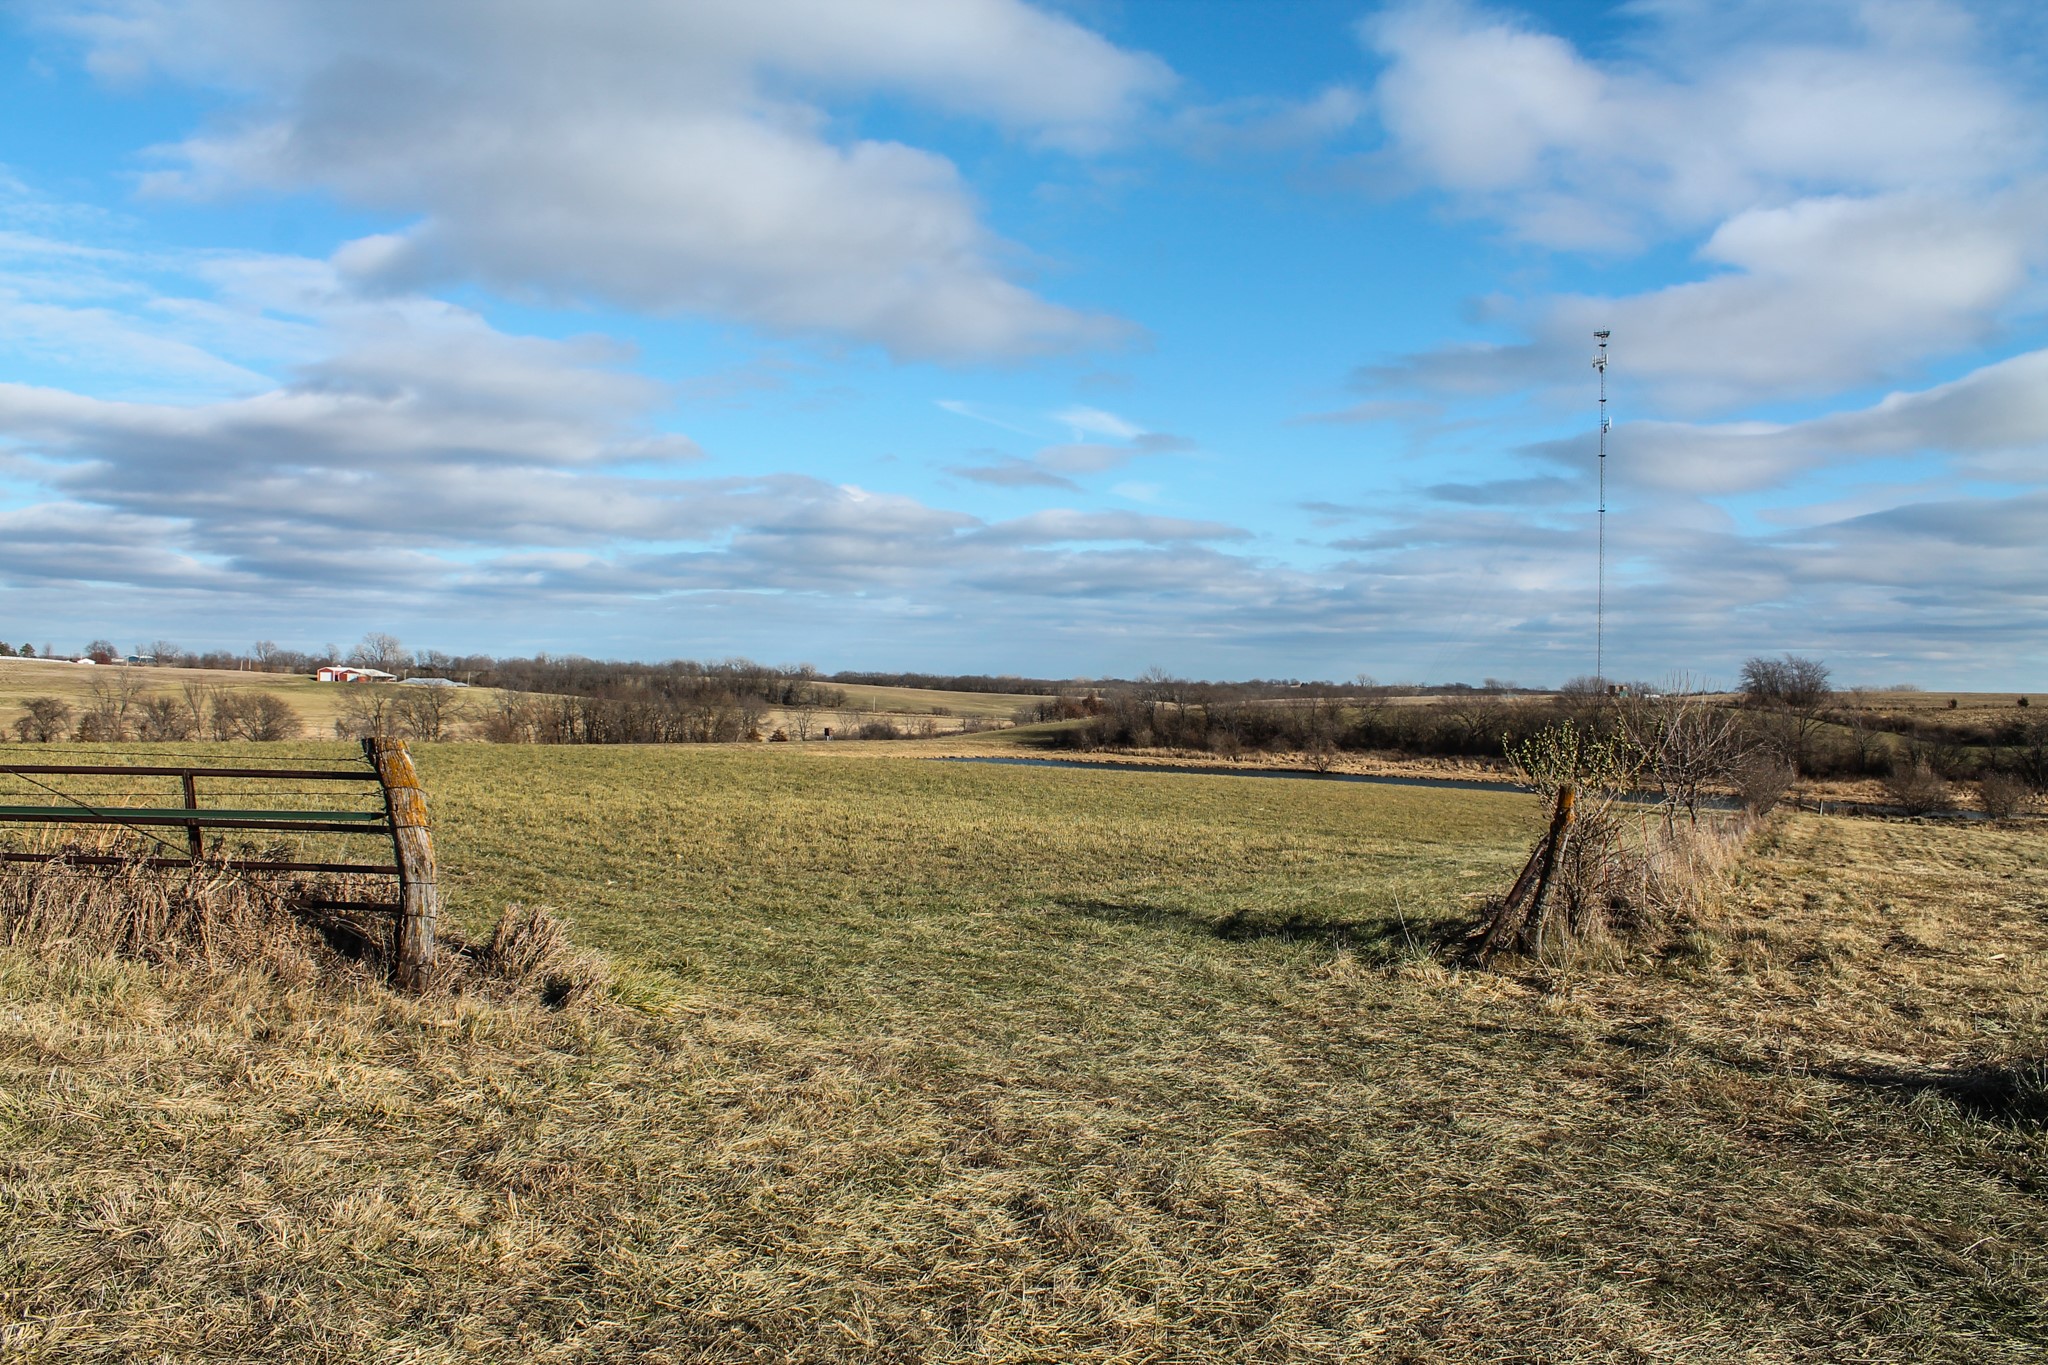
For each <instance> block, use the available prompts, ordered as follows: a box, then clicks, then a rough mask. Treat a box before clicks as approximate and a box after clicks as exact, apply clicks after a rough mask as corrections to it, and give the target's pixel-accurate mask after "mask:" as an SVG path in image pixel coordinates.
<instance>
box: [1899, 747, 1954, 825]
mask: <svg viewBox="0 0 2048 1365" xmlns="http://www.w3.org/2000/svg"><path fill="white" fill-rule="evenodd" d="M1884 789H1885V791H1886V793H1887V794H1888V795H1890V797H1891V798H1892V803H1893V804H1894V805H1896V806H1898V807H1899V808H1900V809H1901V810H1903V811H1905V812H1906V814H1908V815H1926V814H1929V813H1931V812H1933V811H1941V810H1949V809H1951V808H1953V807H1954V805H1955V793H1954V791H1953V790H1952V789H1951V788H1950V787H1949V785H1948V783H1947V782H1945V781H1944V780H1942V776H1941V774H1940V773H1937V772H1936V771H1934V769H1933V768H1932V767H1930V766H1929V765H1928V762H1927V760H1926V759H1924V758H1916V759H1914V760H1912V761H1911V762H1909V763H1907V762H1902V763H1900V764H1899V765H1898V766H1897V767H1895V768H1893V769H1892V775H1891V776H1890V777H1888V778H1886V779H1885V784H1884Z"/></svg>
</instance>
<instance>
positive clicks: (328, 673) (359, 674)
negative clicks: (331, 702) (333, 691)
mask: <svg viewBox="0 0 2048 1365" xmlns="http://www.w3.org/2000/svg"><path fill="white" fill-rule="evenodd" d="M313 677H314V679H315V680H316V681H318V682H335V683H336V682H337V683H380V682H393V681H396V680H397V677H398V675H397V674H396V673H386V672H385V671H384V670H383V669H381V668H355V667H351V666H345V665H342V664H329V665H327V666H326V667H325V668H323V669H321V670H320V671H319V672H318V673H315V674H314V675H313Z"/></svg>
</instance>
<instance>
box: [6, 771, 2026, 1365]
mask: <svg viewBox="0 0 2048 1365" xmlns="http://www.w3.org/2000/svg"><path fill="white" fill-rule="evenodd" d="M262 747H263V748H264V749H265V751H266V752H269V751H275V749H276V748H277V746H262ZM295 749H296V750H297V751H299V752H304V753H306V754H308V755H310V754H313V753H321V752H325V753H329V754H335V753H339V752H340V751H339V749H338V748H335V747H334V746H310V745H309V746H295ZM195 752H205V753H208V754H211V755H214V756H225V755H226V753H228V752H230V750H226V749H222V748H218V747H215V746H206V747H205V748H204V749H198V750H195ZM244 752H246V750H245V751H244ZM918 752H920V748H919V746H887V748H886V749H884V746H866V745H860V746H855V745H846V746H840V745H829V746H828V745H804V746H794V745H792V746H782V745H776V746H747V747H743V748H719V747H689V748H661V749H592V748H583V749H552V748H550V749H541V748H499V747H487V746H470V745H442V746H424V747H422V748H421V749H420V750H419V757H420V769H421V773H422V776H423V778H424V780H425V782H426V784H427V786H428V788H429V790H430V792H431V794H432V801H433V808H434V813H435V817H436V824H437V838H438V841H439V843H440V848H441V856H442V863H443V870H444V876H445V881H444V886H445V888H446V890H447V893H448V896H449V898H450V907H451V913H452V916H453V917H454V918H455V919H456V920H458V921H459V922H461V923H462V924H463V925H465V926H467V927H469V928H470V929H471V930H472V931H473V932H480V931H481V929H482V928H483V927H484V926H486V925H487V924H488V922H489V920H490V919H491V918H492V917H493V916H495V914H496V912H497V911H498V909H499V908H500V907H501V906H502V904H503V903H505V902H507V901H521V902H527V903H532V902H544V903H547V904H549V905H552V906H554V907H556V908H557V909H558V910H559V911H560V913H561V915H562V916H563V917H564V918H565V919H566V920H567V921H568V922H569V923H570V925H571V926H572V927H573V931H574V933H575V935H576V937H577V939H578V941H579V942H581V943H582V944H584V945H586V946H589V947H592V948H596V949H599V950H602V951H603V952H604V953H605V954H606V955H607V956H608V957H609V958H610V959H611V961H612V962H613V964H614V965H613V970H614V973H615V977H616V981H617V986H616V992H615V999H614V1000H613V1001H612V1002H611V1003H605V1004H600V1005H598V1006H595V1007H572V1008H570V1009H568V1010H565V1011H561V1012H552V1011H549V1010H546V1009H544V1008H542V1007H540V1006H538V1005H512V1004H504V1003H499V1002H494V1001H489V1000H483V999H472V998H463V997H458V998H448V997H438V998H428V999H425V1000H418V1001H415V1000H410V999H406V998H402V997H398V996H395V995H393V994H391V993H389V992H388V991H386V990H384V989H383V988H382V987H381V986H377V985H374V984H370V983H367V982H353V983H351V982H343V983H341V984H339V985H336V984H322V983H320V982H312V981H288V980H280V979H276V978H273V977H268V976H264V975H262V974H260V973H257V972H254V971H247V970H244V971H233V972H216V973H207V972H204V971H200V970H197V969H182V968H155V967H144V966H142V965H139V964H135V963H130V962H116V961H107V960H99V959H83V960H55V961H51V960H40V959H29V958H27V957H25V956H23V955H22V954H20V953H18V952H10V951H8V950H5V949H0V1011H4V1013H0V1210H4V1216H5V1217H6V1219H7V1220H8V1227H9V1230H10V1236H9V1238H8V1239H7V1240H6V1242H5V1246H4V1250H0V1352H9V1351H11V1352H12V1353H13V1356H14V1357H15V1358H20V1359H24V1360H56V1359H60V1358H61V1359H64V1360H66V1361H75V1360H116V1359H129V1358H135V1357H137V1356H143V1357H148V1358H154V1357H156V1356H158V1355H162V1356H164V1357H166V1358H170V1359H198V1358H250V1357H258V1356H277V1355H286V1354H288V1355H290V1356H291V1358H294V1359H312V1360H321V1359H331V1360H357V1359H390V1360H400V1359H402V1360H407V1361H443V1360H446V1361H454V1360H458V1359H461V1360H472V1359H478V1358H482V1359H494V1360H495V1359H503V1360H514V1359H517V1360H563V1361H567V1360H649V1361H714V1360H715V1361H726V1360H735V1361H737V1360H762V1361H771V1360H772V1361H849V1362H851V1361H876V1360H902V1361H911V1360H917V1361H968V1360H973V1361H990V1360H993V1361H1046V1360H1058V1361H1102V1362H1109V1361H1119V1362H1121V1361H1161V1362H1164V1361H1217V1362H1222V1361H1244V1360H1251V1361H1306V1360H1315V1361H1323V1360H1329V1361H1338V1360H1360V1361H1363V1360H1410V1361H1448V1360H1471V1361H1492V1360H1500V1359H1523V1360H1557V1361H1644V1360H1684V1361H1691V1360H1699V1361H1709V1360H1712V1361H1722V1360H1728V1361H1734V1360H1785V1359H1807V1360H1836V1359H1857V1360H1877V1361H1922V1360H1954V1361H1963V1360H1968V1361H1971V1362H2002V1361H2012V1362H2019V1361H2031V1360H2034V1359H2038V1358H2039V1357H2040V1354H2041V1352H2042V1350H2043V1348H2044V1347H2048V1313H2044V1308H2043V1304H2044V1302H2048V1252H2044V1247H2048V1200H2044V1192H2048V1183H2044V1173H2048V1143H2044V1138H2043V1130H2042V1127H2041V1122H2042V1119H2043V1118H2044V1117H2048V1109H2044V1101H2048V1086H2044V1078H2043V1077H2042V1076H2040V1075H2039V1072H2038V1068H2036V1070H2035V1071H2032V1072H2029V1071H2028V1070H2027V1069H2026V1068H2025V1066H2024V1065H2019V1066H2015V1065H2013V1064H2012V1063H2013V1061H2014V1059H2024V1058H2027V1057H2040V1056H2041V1055H2043V1045H2044V1041H2048V1040H2044V1033H2043V1020H2042V1015H2041V1006H2040V1003H2039V1002H2040V1000H2041V990H2042V986H2043V984H2044V978H2048V850H2044V847H2043V843H2044V841H2043V840H2042V838H2041V835H2040V832H2039V829H2038V827H2035V826H2030V825H2024V824H2013V825H2003V824H1978V825H1972V826H1967V827H1963V826H1942V825H1931V824H1918V823H1908V822H1901V821H1878V820H1865V819H1844V818H1822V817H1818V816H1813V815H1808V814H1803V813H1796V812H1785V813H1781V814H1780V815H1779V816H1777V817H1774V822H1773V823H1772V824H1771V825H1770V826H1768V827H1767V829H1766V830H1765V832H1764V834H1763V835H1762V836H1761V837H1760V839H1759V841H1758V843H1757V845H1756V846H1755V847H1754V848H1753V850H1752V851H1751V853H1750V855H1749V856H1748V858H1747V860H1746V861H1745V864H1744V866H1743V870H1742V872H1741V873H1740V875H1739V877H1738V879H1737V881H1736V883H1735V884H1734V885H1733V886H1732V887H1730V888H1729V890H1728V892H1727V894H1726V896H1725V897H1724V900H1723V903H1722V904H1721V905H1720V907H1719V908H1718V909H1717V910H1715V911H1714V912H1713V913H1712V914H1711V915H1709V916H1705V917H1703V918H1702V919H1700V920H1699V921H1698V922H1696V923H1692V924H1688V925H1685V926H1682V927H1681V928H1679V929H1677V930H1675V931H1674V932H1673V933H1672V934H1671V935H1670V936H1669V937H1668V938H1667V939H1666V940H1663V941H1659V942H1656V943H1654V944H1648V945H1645V946H1644V947H1643V949H1642V951H1640V952H1639V953H1636V954H1635V955H1634V956H1632V957H1630V958H1629V959H1628V960H1626V961H1609V962H1605V963H1603V964H1599V965H1588V964H1579V965H1576V966H1572V965H1565V964H1550V965H1547V966H1546V965H1543V964H1525V965H1524V966H1522V967H1520V968H1518V969H1516V970H1512V971H1508V972H1503V973H1481V972H1463V971H1455V970H1451V969H1448V968H1446V967H1445V966H1443V965H1441V964H1440V962H1439V961H1438V960H1437V959H1435V958H1434V957H1432V956H1431V955H1430V954H1429V953H1428V952H1427V951H1425V949H1426V946H1427V944H1428V941H1429V939H1430V936H1431V934H1432V931H1433V930H1434V929H1436V928H1437V927H1438V926H1440V925H1444V924H1448V923H1454V922H1457V921H1460V920H1462V919H1463V918H1465V917H1467V916H1469V915H1470V914H1471V913H1472V912H1473V910H1474V909H1475V907H1476V905H1477V903H1478V901H1479V900H1480V899H1481V898H1482V897H1483V896H1484V895H1485V894H1487V893H1489V892H1497V891H1498V890H1499V889H1500V887H1501V883H1502V880H1503V878H1504V877H1505V876H1507V875H1510V874H1511V873H1512V870H1513V868H1514V867H1515V866H1516V865H1517V863H1518V862H1519V860H1520V858H1521V857H1522V855H1523V854H1524V852H1525V851H1526V848H1527V843H1528V840H1529V838H1530V837H1531V836H1532V834H1533V832H1534V828H1535V824H1536V821H1537V819H1538V814H1537V812H1536V810H1535V803H1534V802H1533V800H1531V799H1530V798H1527V797H1522V796H1518V795H1512V794H1494V793H1473V792H1462V791H1441V790H1425V789H1404V788H1394V787H1371V786H1363V785H1344V784H1335V783H1317V782H1307V781H1301V782H1296V781H1282V780H1259V779H1247V778H1227V777H1208V776H1201V777H1185V776H1172V775H1157V774H1149V775H1148V774H1143V773H1117V772H1093V771H1048V770H1033V769H1017V768H1002V767H978V766H972V765H964V764H941V763H931V762H922V761H918V759H917V758H916V757H915V755H916V754H917V753H918Z"/></svg>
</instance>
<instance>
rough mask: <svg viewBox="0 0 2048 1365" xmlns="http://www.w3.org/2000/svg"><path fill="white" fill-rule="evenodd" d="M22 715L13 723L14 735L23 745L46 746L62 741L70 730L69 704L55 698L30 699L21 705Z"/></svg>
mask: <svg viewBox="0 0 2048 1365" xmlns="http://www.w3.org/2000/svg"><path fill="white" fill-rule="evenodd" d="M21 705H22V715H21V717H20V718H19V719H18V720H16V721H15V722H14V733H15V734H16V735H18V736H19V737H20V738H21V742H22V743H24V744H27V743H30V742H34V743H37V744H48V743H50V742H51V741H53V740H58V739H62V738H63V737H64V735H65V732H67V731H68V730H69V729H70V728H71V704H70V703H69V702H67V701H63V700H60V699H59V698H57V697H30V698H29V699H28V700H27V701H25V702H23V703H22V704H21Z"/></svg>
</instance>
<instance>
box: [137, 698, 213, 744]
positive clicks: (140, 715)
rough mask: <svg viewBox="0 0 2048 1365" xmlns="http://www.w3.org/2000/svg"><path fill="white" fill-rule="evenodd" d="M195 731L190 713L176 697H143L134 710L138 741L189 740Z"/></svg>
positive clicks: (195, 726) (195, 727)
mask: <svg viewBox="0 0 2048 1365" xmlns="http://www.w3.org/2000/svg"><path fill="white" fill-rule="evenodd" d="M197 729H198V726H197V725H195V724H194V723H193V720H192V713H191V712H190V711H189V710H187V709H186V707H185V704H184V702H182V701H180V700H179V699H178V698H176V697H166V696H154V697H144V698H143V699H142V702H141V704H140V705H139V706H137V707H136V708H135V734H136V737H137V738H138V739H145V740H151V741H156V740H181V739H190V738H192V736H193V734H194V733H195V732H196V731H197Z"/></svg>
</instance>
